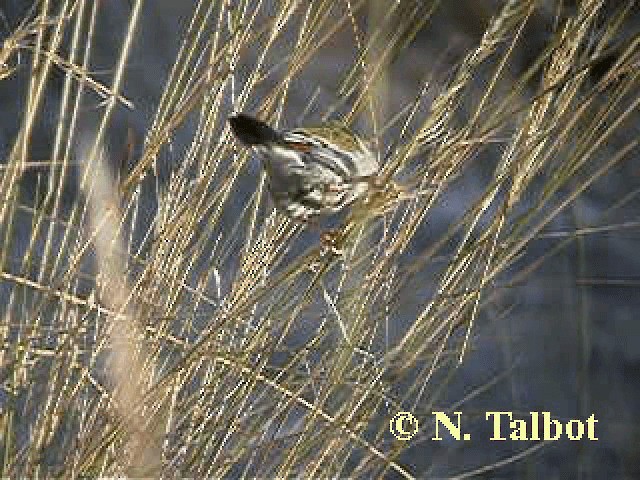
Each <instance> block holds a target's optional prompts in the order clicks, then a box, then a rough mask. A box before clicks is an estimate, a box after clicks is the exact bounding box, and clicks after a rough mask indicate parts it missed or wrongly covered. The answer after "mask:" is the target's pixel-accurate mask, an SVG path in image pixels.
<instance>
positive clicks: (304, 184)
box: [229, 114, 379, 221]
mask: <svg viewBox="0 0 640 480" xmlns="http://www.w3.org/2000/svg"><path fill="white" fill-rule="evenodd" d="M229 123H230V124H231V128H232V130H233V132H234V134H235V135H236V137H237V138H238V139H239V140H240V141H241V142H242V143H244V144H245V145H247V146H250V147H253V148H254V149H255V150H256V151H257V152H258V154H259V155H260V157H261V160H262V164H263V167H264V168H265V170H266V172H267V178H268V182H269V191H270V192H271V196H272V198H273V200H274V203H275V205H276V207H277V208H278V209H280V210H281V211H283V212H284V213H285V214H287V215H288V216H289V217H291V218H293V219H296V220H300V221H306V220H308V219H309V218H311V217H314V216H318V215H326V214H330V213H336V212H340V211H342V210H343V209H344V208H345V207H347V206H348V205H350V204H351V203H353V202H354V201H355V200H357V199H358V198H360V197H362V196H363V195H365V194H366V193H367V192H368V191H369V189H370V187H371V185H372V184H373V182H374V181H375V179H376V175H377V174H378V169H379V167H378V163H377V161H376V157H375V155H374V154H373V153H372V152H371V150H370V149H369V148H368V147H367V145H366V144H365V142H363V141H362V140H361V139H360V138H358V137H357V136H356V135H354V134H353V133H351V132H350V131H349V130H348V129H347V128H346V127H345V126H344V125H342V124H339V123H331V124H327V125H325V126H322V127H316V128H297V129H293V130H285V131H278V130H275V129H273V128H271V127H269V126H268V125H267V124H265V123H264V122H262V121H260V120H257V119H255V118H253V117H251V116H249V115H246V114H239V115H236V116H234V117H231V118H230V119H229Z"/></svg>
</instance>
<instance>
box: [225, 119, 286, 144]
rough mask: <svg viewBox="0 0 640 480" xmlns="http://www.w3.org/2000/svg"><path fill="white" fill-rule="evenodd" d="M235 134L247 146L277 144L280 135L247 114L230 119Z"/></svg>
mask: <svg viewBox="0 0 640 480" xmlns="http://www.w3.org/2000/svg"><path fill="white" fill-rule="evenodd" d="M229 124H230V125H231V130H233V134H234V135H235V136H236V137H237V138H238V140H240V141H241V142H242V143H244V144H245V145H247V146H253V145H267V144H269V143H277V142H278V141H279V140H280V134H279V133H278V131H277V130H274V129H273V128H271V127H270V126H269V125H267V124H266V123H264V122H263V121H261V120H258V119H257V118H253V117H252V116H250V115H247V114H245V113H239V114H238V115H235V116H233V117H231V118H229Z"/></svg>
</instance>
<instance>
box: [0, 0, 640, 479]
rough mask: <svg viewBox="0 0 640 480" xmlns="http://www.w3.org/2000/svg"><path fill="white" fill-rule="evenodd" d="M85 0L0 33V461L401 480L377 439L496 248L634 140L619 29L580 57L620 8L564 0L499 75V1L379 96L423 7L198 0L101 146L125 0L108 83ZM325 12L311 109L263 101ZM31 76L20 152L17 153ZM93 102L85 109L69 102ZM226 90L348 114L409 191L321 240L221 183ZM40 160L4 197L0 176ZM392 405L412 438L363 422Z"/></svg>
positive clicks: (230, 155)
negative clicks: (93, 118)
mask: <svg viewBox="0 0 640 480" xmlns="http://www.w3.org/2000/svg"><path fill="white" fill-rule="evenodd" d="M100 3H101V2H88V1H86V0H75V1H71V0H62V1H60V2H57V3H53V2H49V1H44V0H43V1H41V2H39V3H38V4H37V5H36V6H35V8H34V10H33V11H32V12H30V13H29V16H28V17H27V18H25V20H24V22H23V23H22V24H21V25H20V26H19V27H18V28H17V29H15V30H14V31H13V32H12V33H11V34H10V35H9V36H8V37H7V38H6V39H5V41H4V43H3V44H2V50H1V51H0V88H2V81H7V79H9V78H10V77H11V76H13V75H17V74H18V73H19V69H23V70H28V74H27V75H26V76H27V78H28V81H27V82H24V83H23V84H22V87H23V88H22V91H20V92H19V95H22V96H24V97H25V99H26V100H25V105H26V106H25V108H24V111H23V112H22V116H21V118H20V119H19V121H20V127H19V131H18V134H17V135H16V136H15V138H14V139H13V145H12V149H11V151H10V153H9V155H8V156H7V157H6V158H5V159H3V164H2V167H1V170H0V174H1V183H0V192H1V200H0V201H1V203H0V235H2V237H1V238H2V250H1V253H0V255H1V259H0V266H1V269H0V270H1V271H0V280H1V284H2V290H1V291H0V295H1V296H2V299H3V304H4V308H3V309H2V312H3V316H2V326H1V329H0V334H1V335H2V344H3V349H2V351H1V352H0V355H1V362H0V365H1V376H2V382H3V383H2V385H3V394H2V399H1V400H0V401H1V404H2V411H1V420H0V427H1V429H2V442H1V446H2V451H3V462H2V476H11V477H14V476H29V477H35V476H53V475H55V476H60V477H64V478H75V477H86V476H96V477H99V476H114V475H127V476H133V477H139V476H153V477H158V476H189V477H198V478H200V477H222V476H240V475H244V476H250V477H259V478H275V477H289V476H302V477H314V478H315V477H345V476H354V477H369V476H374V475H375V476H380V475H385V474H387V473H390V472H395V473H396V474H399V475H400V476H403V477H408V478H410V477H412V476H413V475H415V474H419V473H420V472H417V471H413V470H412V468H411V467H410V465H408V464H407V462H408V460H407V457H406V456H403V454H404V453H405V452H406V451H407V449H408V448H410V447H411V446H412V445H415V444H416V442H420V441H423V440H424V439H425V438H429V437H430V436H431V428H432V424H430V423H429V421H428V413H427V412H428V411H429V408H430V406H432V405H433V404H434V403H437V401H438V400H437V399H438V397H439V395H440V394H441V389H442V388H443V387H444V386H446V384H447V378H448V377H449V376H450V375H452V374H453V373H454V372H455V370H456V367H457V365H458V364H459V363H460V362H464V361H465V358H466V356H467V354H468V352H469V350H470V349H471V348H473V336H472V335H473V333H474V327H475V325H476V320H477V319H478V318H479V316H480V315H481V314H482V311H483V309H484V308H485V307H486V306H487V305H490V304H493V302H495V301H496V299H497V298H500V296H501V295H503V294H504V291H505V289H503V288H496V285H497V284H498V281H499V280H500V283H501V284H502V285H505V284H507V285H508V284H510V283H512V284H516V283H522V282H523V281H525V280H526V278H528V277H529V276H530V275H532V274H533V273H534V272H535V270H536V268H537V267H538V266H539V265H540V264H541V262H543V261H544V259H545V258H544V257H542V258H535V259H533V260H531V261H528V262H526V263H525V264H524V265H522V264H520V265H519V266H518V268H517V269H514V268H512V267H513V266H514V264H515V263H516V260H519V259H521V258H522V256H523V254H524V252H526V248H527V245H528V244H529V243H530V242H531V241H532V240H533V239H535V238H537V236H539V235H540V234H541V233H542V232H543V229H544V228H545V227H546V226H547V225H548V224H549V223H550V222H551V221H552V220H553V219H554V218H555V217H556V216H557V215H558V213H559V212H561V211H562V210H563V209H565V208H566V207H567V206H568V205H570V204H571V202H573V201H574V200H575V199H576V198H577V197H578V196H579V195H580V194H581V193H583V192H584V191H585V190H586V189H587V188H589V186H590V185H592V184H593V183H594V182H595V181H596V180H598V179H599V178H600V177H602V176H603V175H606V174H607V172H609V171H610V170H611V169H612V168H613V167H614V166H615V165H617V164H618V163H620V162H623V161H625V160H627V159H629V158H630V157H632V156H633V155H634V154H635V155H637V147H638V140H637V139H634V140H631V141H629V142H628V143H626V144H625V145H623V146H620V147H619V148H617V149H616V151H615V153H614V154H610V151H609V150H606V149H605V147H607V144H608V142H610V140H611V139H612V138H613V137H615V136H616V135H617V133H618V132H620V131H622V130H623V129H624V128H626V127H627V126H628V124H629V122H631V121H632V120H633V119H634V118H635V119H637V115H636V113H637V107H638V103H639V102H640V96H638V94H637V92H638V91H640V89H639V88H638V87H639V85H638V83H639V82H638V66H637V61H638V59H637V56H636V55H635V52H636V50H637V46H638V45H637V44H638V39H637V38H635V39H633V41H632V42H628V43H627V44H626V46H625V47H624V48H623V49H621V50H620V51H619V53H618V55H617V57H616V61H615V62H613V63H612V64H611V65H609V66H608V68H607V70H606V72H605V73H604V74H602V75H600V76H599V77H598V78H596V79H595V80H594V79H593V76H592V75H591V74H590V73H591V71H592V67H593V66H594V65H595V64H596V63H597V62H598V61H599V60H600V59H601V58H602V57H603V56H604V55H605V54H606V53H608V52H609V51H610V49H611V47H612V45H615V44H616V42H617V39H618V33H619V30H620V28H621V25H623V23H624V20H625V18H626V15H627V14H628V13H629V9H630V8H632V4H633V2H629V3H628V4H626V5H622V6H621V7H620V9H619V10H617V11H614V12H612V13H608V15H610V18H609V19H608V20H609V21H607V22H598V21H597V20H598V16H599V15H601V14H602V13H601V11H602V8H603V4H604V3H605V2H604V1H598V0H587V1H584V2H581V3H580V4H579V7H578V10H577V11H576V12H575V14H574V15H572V16H569V17H568V18H566V19H565V20H564V21H562V22H558V23H557V25H556V29H555V31H554V32H553V35H551V36H550V37H549V40H548V43H547V45H546V47H545V48H544V49H543V51H542V52H541V54H540V55H539V56H538V58H537V59H536V60H535V61H534V62H532V63H531V64H530V65H529V66H528V67H527V69H526V70H525V71H524V72H521V74H520V75H519V76H518V77H517V78H513V76H512V75H511V72H512V69H510V68H509V65H510V61H511V59H512V54H513V51H514V49H515V48H517V46H518V44H519V42H521V41H522V32H523V28H524V26H525V25H526V24H527V21H528V20H529V18H530V16H531V15H532V14H533V12H534V11H535V9H536V8H538V5H537V2H535V1H529V0H519V1H514V0H511V1H507V2H505V3H504V5H503V6H502V8H501V9H500V10H499V11H497V12H496V13H495V15H494V16H493V17H492V19H491V21H490V23H489V24H488V25H487V28H486V30H485V32H484V35H483V36H482V38H481V41H480V42H479V44H478V45H477V46H476V47H475V48H474V49H472V50H471V51H469V52H468V53H467V54H466V56H464V58H462V59H461V60H460V62H459V63H458V65H457V66H456V68H455V71H454V73H453V74H452V75H451V77H450V78H449V79H448V80H447V82H446V84H444V85H442V86H441V87H440V88H439V89H438V91H435V92H433V90H432V86H431V84H430V83H429V82H427V81H425V82H424V88H423V90H422V91H416V92H415V100H414V101H413V102H411V103H409V104H407V105H405V106H404V107H403V108H402V109H401V110H400V111H397V112H389V108H390V107H389V105H388V104H385V99H386V98H387V96H388V95H389V94H390V93H389V92H390V90H392V89H393V85H392V83H391V82H390V80H389V77H388V72H389V70H390V68H391V66H392V64H393V62H394V61H395V60H396V59H397V58H399V57H401V56H402V55H403V52H404V51H405V49H406V48H407V47H408V46H410V45H411V44H412V42H413V41H414V38H415V36H416V34H417V33H418V32H419V31H420V30H421V29H422V28H423V27H424V25H425V24H427V23H428V22H429V21H430V19H431V16H432V14H433V12H434V11H435V9H437V7H438V2H433V3H427V4H425V3H422V2H415V1H410V0H407V1H404V0H403V1H399V2H382V3H381V2H374V1H372V2H365V1H364V0H360V1H357V0H354V1H351V0H345V1H344V2H333V1H328V0H312V1H310V2H302V1H295V0H280V1H273V2H266V1H261V0H251V1H249V0H239V1H237V2H227V1H224V2H215V1H212V0H200V1H198V2H195V4H194V7H193V12H192V17H191V19H190V21H189V24H188V27H187V29H186V31H185V32H184V33H183V34H181V35H178V34H176V38H175V42H181V43H180V48H179V51H178V53H177V55H176V57H175V59H174V61H173V68H172V70H171V71H170V72H169V74H168V77H167V79H166V84H165V88H164V91H163V93H162V96H161V98H160V99H158V101H157V104H156V105H155V113H154V115H153V118H152V120H151V121H150V122H149V125H148V127H147V129H146V131H145V133H144V144H143V146H142V148H141V149H139V150H140V151H139V152H137V151H136V149H135V148H133V147H131V148H129V149H128V150H127V151H126V152H125V154H124V157H125V159H126V161H125V162H124V164H122V163H123V162H122V161H120V160H119V156H118V155H119V153H118V155H116V154H114V153H113V152H112V151H110V150H109V148H105V144H106V143H107V139H108V135H109V131H110V128H112V125H113V123H114V116H115V114H116V112H118V111H122V110H126V109H135V108H136V106H135V102H133V101H132V100H131V99H129V98H127V92H126V91H125V90H124V89H123V85H124V83H125V79H126V75H127V69H126V65H127V63H128V62H129V61H130V57H131V51H132V48H133V47H134V45H135V42H136V30H137V28H138V25H139V23H140V19H141V15H142V5H143V2H142V1H140V0H134V1H133V2H132V6H131V11H130V16H129V19H128V26H127V34H126V36H125V37H124V38H123V40H122V44H121V48H120V52H119V54H118V59H117V62H116V64H115V65H114V68H113V71H112V74H111V75H109V77H108V80H105V79H104V78H105V77H104V76H99V75H96V74H94V73H93V72H92V52H93V50H92V49H93V48H94V44H93V38H94V37H93V36H94V33H95V29H96V25H97V23H99V21H100ZM365 18H366V19H368V21H367V22H366V24H367V28H365V27H364V26H363V23H364V22H363V19H365ZM345 32H346V33H347V34H349V35H350V38H351V39H352V45H351V47H352V51H353V54H352V55H351V64H350V66H349V67H348V68H347V69H345V70H341V71H339V72H336V75H337V76H339V78H340V84H339V88H338V89H337V93H336V95H335V98H334V102H333V103H331V104H323V105H314V106H313V107H312V105H313V104H314V98H315V97H314V98H311V99H310V100H309V111H305V112H302V113H300V112H295V114H296V115H297V116H296V115H292V116H291V117H290V118H289V117H287V113H286V112H288V110H287V105H288V102H289V93H290V91H291V90H292V89H294V88H295V87H294V85H295V82H296V81H297V80H298V79H299V78H301V77H303V76H304V75H305V73H306V71H307V69H309V68H310V65H311V64H312V63H313V62H314V59H315V58H316V57H317V56H318V53H319V52H321V51H322V49H323V48H326V45H327V44H329V43H330V42H331V40H332V39H333V38H334V36H336V35H338V34H345ZM479 72H482V75H483V76H484V77H483V78H485V80H484V83H483V91H482V95H480V96H478V95H477V91H476V90H473V89H472V84H473V82H474V81H475V79H476V77H477V76H478V75H479ZM60 74H62V76H63V82H62V83H60V81H59V76H60ZM56 75H57V76H58V81H57V83H56V82H54V79H55V77H56ZM52 90H55V91H56V92H57V95H58V96H59V104H58V108H59V109H58V110H57V111H56V112H55V113H54V117H55V127H54V128H53V130H52V131H51V132H50V135H51V138H52V139H53V140H51V142H50V143H51V148H50V157H49V158H50V160H47V161H45V162H44V163H43V164H41V163H42V162H40V163H38V162H37V161H36V160H34V159H33V158H32V157H31V154H30V152H31V145H32V143H33V142H34V141H35V140H34V128H35V127H34V126H35V125H36V124H37V122H39V121H40V120H41V117H42V116H43V115H44V113H43V112H45V111H47V110H45V107H44V103H45V100H46V98H47V94H48V92H51V91H52ZM428 91H431V92H432V93H433V95H432V97H433V98H432V99H429V96H428V95H426V92H428ZM96 98H99V99H100V102H101V103H100V105H99V107H98V108H99V113H100V115H99V119H98V121H97V122H96V124H95V125H92V126H91V128H89V127H88V126H87V122H86V121H85V118H86V117H85V116H83V106H86V104H87V103H89V102H95V99H96ZM47 108H50V107H47ZM314 109H315V111H314V113H313V114H310V113H309V112H310V111H311V110H314ZM245 110H251V111H254V112H257V114H259V115H260V116H261V117H262V118H264V119H268V120H269V121H271V122H272V123H273V124H276V125H277V124H279V123H280V122H281V121H284V120H283V119H287V118H289V120H288V121H286V122H284V123H288V124H289V125H290V124H291V123H292V122H293V121H294V119H295V118H305V117H306V116H308V115H311V116H312V117H314V118H315V119H317V118H329V117H330V118H340V119H342V120H343V121H345V122H346V123H349V124H354V125H355V126H357V128H359V129H360V130H363V129H365V128H366V129H367V131H368V133H369V136H370V137H371V138H373V141H374V142H375V144H376V145H377V146H378V152H379V155H380V158H381V160H382V163H383V164H384V168H383V175H384V177H385V178H386V179H389V180H390V179H395V181H397V182H399V183H401V184H404V185H410V186H411V188H412V189H413V191H414V192H417V193H416V194H415V195H413V196H412V197H411V198H407V199H403V200H401V201H389V202H387V203H386V204H385V205H384V208H383V209H382V210H383V212H382V213H381V212H380V211H377V212H373V211H372V210H371V209H367V208H365V207H363V206H355V207H354V209H353V211H352V212H351V214H350V216H349V218H348V219H347V221H346V224H345V227H344V230H343V236H342V242H343V243H342V245H341V247H342V252H343V253H342V254H341V255H336V254H332V253H327V252H326V251H324V250H323V249H322V247H321V245H320V243H319V242H318V239H317V235H315V236H314V234H313V233H312V232H307V231H305V230H304V229H303V228H302V227H301V226H300V225H296V224H293V223H292V222H291V221H289V220H287V219H286V218H284V217H282V216H281V215H279V214H277V213H276V212H275V211H274V210H273V207H272V204H271V203H270V200H269V198H268V195H267V194H266V192H265V179H264V176H263V175H262V174H261V175H260V176H259V177H256V176H254V177H253V178H250V179H248V178H247V171H248V170H249V171H252V170H251V167H250V161H251V157H250V154H249V152H248V151H246V150H245V149H242V148H239V147H238V145H237V144H236V143H235V141H234V140H233V138H232V136H231V135H230V131H229V128H228V125H227V123H226V119H227V118H228V116H229V115H230V114H231V112H232V111H245ZM189 122H191V123H189ZM354 128H355V127H354ZM185 132H186V133H185ZM179 133H180V134H181V135H187V137H188V141H187V142H186V143H185V145H184V148H179V147H176V145H175V141H176V137H177V136H178V134H179ZM496 143H499V145H500V149H499V152H498V153H499V158H498V159H497V160H496V161H495V162H494V163H493V164H492V165H491V166H490V171H491V180H490V181H489V182H488V183H487V185H486V186H485V187H484V191H482V192H481V194H480V195H478V196H476V197H475V198H474V199H473V201H472V202H470V203H469V204H468V205H465V210H466V211H465V213H464V215H462V216H461V217H460V218H455V219H452V221H451V223H450V225H449V226H448V228H447V229H446V230H445V231H444V232H441V234H439V236H438V237H436V238H434V237H430V238H429V239H428V242H425V240H424V239H425V226H427V225H429V224H430V222H431V221H432V216H433V212H434V210H435V209H436V207H437V206H438V205H439V202H441V201H442V199H443V198H445V197H446V195H447V192H448V191H449V192H450V191H452V190H453V191H455V188H456V182H457V180H458V179H459V178H461V177H462V176H463V175H465V173H466V172H469V171H471V170H472V169H473V168H475V167H476V163H477V162H478V159H479V158H481V157H480V153H481V152H483V151H486V150H487V149H488V148H491V147H492V146H494V145H495V144H496ZM169 151H170V152H171V155H173V156H175V157H177V160H176V161H175V162H174V165H175V166H173V167H171V168H169V170H170V173H169V174H163V172H166V170H167V168H166V161H164V163H163V159H166V155H167V152H169ZM603 152H606V154H605V153H603ZM43 165H44V166H45V167H46V168H45V169H44V171H45V172H46V173H45V174H44V175H38V176H37V182H36V184H35V187H32V190H33V191H34V192H35V193H33V195H31V196H28V195H27V196H26V197H25V195H24V194H23V192H22V191H21V190H22V189H24V188H26V187H25V183H24V182H23V181H21V179H23V178H24V177H25V175H27V173H28V172H30V171H31V170H32V169H34V168H36V167H38V168H39V167H42V166H43ZM76 167H79V169H78V168H76ZM485 168H486V167H485ZM39 171H42V170H41V169H40V170H39ZM31 178H33V177H31ZM247 185H249V186H247ZM70 186H71V187H73V188H77V191H75V193H74V195H73V199H72V201H71V202H70V204H65V194H64V192H65V191H66V190H68V189H69V188H71V187H70ZM25 198H28V201H25ZM29 202H30V203H29ZM378 210H379V209H378ZM24 231H27V232H28V233H27V234H24ZM572 238H573V237H572ZM572 238H569V239H561V241H559V243H558V244H557V248H562V247H563V245H566V243H567V241H571V240H572ZM549 254H551V252H550V253H549ZM427 281H428V282H429V283H427ZM407 409H409V410H411V411H413V412H415V413H416V415H417V416H418V417H419V419H420V421H421V429H420V432H419V435H418V437H416V439H414V442H400V441H397V440H395V439H394V438H393V437H392V436H391V435H390V433H389V431H388V418H389V417H390V416H391V415H392V414H393V413H395V412H396V411H399V410H407ZM515 460H517V458H514V459H513V461H515ZM490 468H491V466H485V467H484V470H482V471H487V470H490ZM467 473H468V474H471V473H473V472H467ZM476 473H477V472H476Z"/></svg>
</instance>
